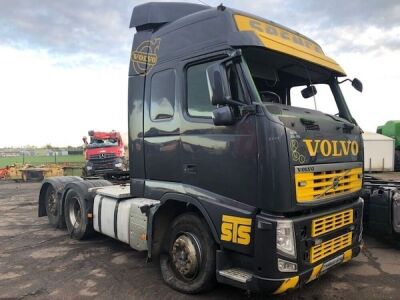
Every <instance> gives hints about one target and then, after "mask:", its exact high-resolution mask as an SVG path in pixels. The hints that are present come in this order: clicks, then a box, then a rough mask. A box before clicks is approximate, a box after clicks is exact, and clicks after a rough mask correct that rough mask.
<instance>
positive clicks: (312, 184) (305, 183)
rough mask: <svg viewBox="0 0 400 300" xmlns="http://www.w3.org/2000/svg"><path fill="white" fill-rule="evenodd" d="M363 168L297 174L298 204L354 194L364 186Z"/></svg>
mask: <svg viewBox="0 0 400 300" xmlns="http://www.w3.org/2000/svg"><path fill="white" fill-rule="evenodd" d="M362 172H363V170H362V168H361V167H357V168H352V169H339V170H323V171H317V172H306V173H296V174H295V184H296V197H297V202H310V201H316V200H322V199H326V198H332V197H335V196H337V195H341V194H346V193H354V192H357V191H359V190H360V189H361V186H362Z"/></svg>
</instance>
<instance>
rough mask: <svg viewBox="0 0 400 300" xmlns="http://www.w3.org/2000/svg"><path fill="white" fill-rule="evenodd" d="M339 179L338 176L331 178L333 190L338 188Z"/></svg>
mask: <svg viewBox="0 0 400 300" xmlns="http://www.w3.org/2000/svg"><path fill="white" fill-rule="evenodd" d="M339 180H340V177H335V178H334V179H333V183H332V188H333V189H334V190H336V189H337V188H338V186H339Z"/></svg>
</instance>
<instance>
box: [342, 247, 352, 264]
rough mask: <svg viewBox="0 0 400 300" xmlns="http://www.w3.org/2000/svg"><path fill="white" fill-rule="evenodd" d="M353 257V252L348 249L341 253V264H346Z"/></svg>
mask: <svg viewBox="0 0 400 300" xmlns="http://www.w3.org/2000/svg"><path fill="white" fill-rule="evenodd" d="M352 256H353V250H351V249H349V250H347V251H345V252H344V253H343V262H344V263H345V262H348V261H349V260H350V259H351V257H352Z"/></svg>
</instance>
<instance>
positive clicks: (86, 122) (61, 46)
mask: <svg viewBox="0 0 400 300" xmlns="http://www.w3.org/2000/svg"><path fill="white" fill-rule="evenodd" d="M144 2H146V1H132V0H118V1H109V0H85V1H81V0H64V1H54V0H31V1H29V0H0V105H1V106H0V121H1V123H0V147H3V146H22V145H28V144H33V145H37V146H41V145H45V144H47V143H51V144H53V145H60V146H61V145H80V144H81V137H82V136H83V135H85V134H86V133H87V131H88V130H89V129H96V130H111V129H115V130H119V131H122V132H126V131H127V91H128V88H127V80H128V64H129V56H130V46H131V42H132V38H133V34H134V30H130V29H129V22H130V16H131V13H132V9H133V7H134V6H135V5H137V4H141V3H144ZM191 2H195V3H199V2H196V1H191ZM203 2H207V3H208V4H209V5H211V6H217V5H218V4H219V3H220V2H221V1H220V0H218V1H214V0H205V1H203ZM224 4H225V5H226V6H229V7H233V8H236V9H240V10H244V11H247V12H250V13H253V14H256V15H259V16H261V17H264V18H267V19H270V20H273V21H276V22H278V23H280V24H283V25H286V26H288V27H290V28H292V29H295V30H296V31H299V32H301V33H303V34H305V35H307V36H309V37H311V38H312V39H314V40H316V41H317V42H318V43H319V44H320V45H321V46H322V48H323V49H324V51H325V53H326V54H327V55H329V56H331V57H333V58H334V59H335V60H336V61H338V62H339V63H340V64H341V65H342V67H343V68H344V69H345V70H346V72H347V74H348V76H349V77H351V78H353V77H358V78H359V79H361V80H362V81H363V83H364V92H363V93H362V94H359V93H358V92H356V91H355V90H353V89H352V88H350V87H349V86H350V85H348V84H344V85H342V86H343V90H344V93H345V96H346V99H347V102H348V105H349V107H350V110H351V111H352V114H353V116H354V117H355V119H356V120H357V121H358V123H359V124H360V125H361V127H362V128H363V129H364V130H366V131H375V130H376V127H377V126H378V125H380V124H382V123H384V122H385V121H386V120H391V119H400V104H399V103H400V96H399V95H400V93H399V86H400V1H399V0H380V1H379V0H373V1H362V0H352V1H348V0H346V1H344V0H336V1H317V0H308V1H307V0H305V1H301V2H300V1H295V0H292V1H277V0H269V1H268V0H265V1H261V0H259V1H257V0H254V1H238V0H231V1H224ZM346 85H347V86H346ZM317 101H318V99H317Z"/></svg>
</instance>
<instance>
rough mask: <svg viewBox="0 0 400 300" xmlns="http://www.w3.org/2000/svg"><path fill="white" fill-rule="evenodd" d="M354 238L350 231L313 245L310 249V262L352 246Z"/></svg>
mask: <svg viewBox="0 0 400 300" xmlns="http://www.w3.org/2000/svg"><path fill="white" fill-rule="evenodd" d="M352 238H353V236H352V232H348V233H346V234H343V235H341V236H339V237H337V238H334V239H332V240H329V241H326V242H323V243H322V244H319V245H317V246H313V247H312V248H311V251H310V263H315V262H317V261H320V260H321V259H323V258H325V257H328V256H329V255H332V254H334V253H336V252H338V251H340V250H342V249H344V248H346V247H348V246H350V245H351V243H352Z"/></svg>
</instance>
